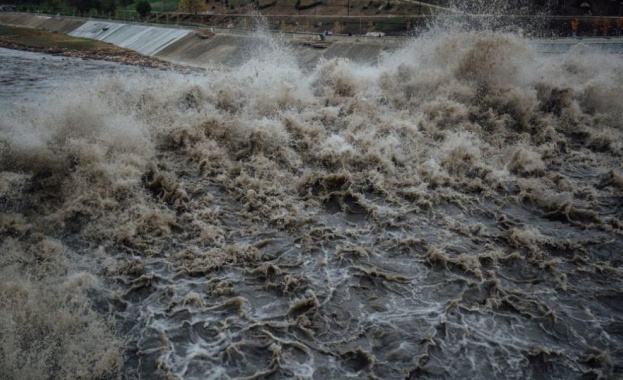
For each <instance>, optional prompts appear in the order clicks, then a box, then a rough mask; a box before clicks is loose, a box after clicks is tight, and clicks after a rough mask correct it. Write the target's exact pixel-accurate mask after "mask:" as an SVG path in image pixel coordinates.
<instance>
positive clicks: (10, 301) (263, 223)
mask: <svg viewBox="0 0 623 380" xmlns="http://www.w3.org/2000/svg"><path fill="white" fill-rule="evenodd" d="M268 46H269V48H267V49H266V50H265V52H264V53H263V54H259V55H257V56H256V57H255V58H254V59H251V60H249V61H247V62H244V63H241V64H240V65H239V66H236V67H230V68H227V69H219V70H216V69H215V70H209V71H207V72H206V74H205V75H203V74H202V75H197V74H195V75H180V74H176V73H168V74H165V75H162V76H160V77H157V78H154V77H153V76H150V75H137V74H132V75H127V74H124V73H123V72H120V73H117V74H113V75H105V76H103V77H101V78H98V79H97V80H95V81H93V82H89V83H86V84H83V85H80V84H69V85H68V86H67V87H66V88H64V89H63V90H59V92H58V93H54V92H52V93H51V95H50V96H49V97H46V99H43V100H41V101H39V102H31V103H22V104H19V105H16V106H15V107H10V108H9V109H8V112H4V113H3V114H2V116H0V131H1V133H0V136H2V137H0V170H1V174H0V181H1V182H0V205H1V207H2V213H1V214H0V233H1V234H2V236H3V239H2V241H3V242H2V243H1V246H2V255H1V256H0V260H1V264H2V265H0V268H2V269H0V304H1V305H0V306H1V307H0V310H2V311H1V312H0V336H2V341H1V342H0V351H2V353H3V355H6V354H7V353H11V356H10V360H6V361H4V362H3V363H1V364H0V366H2V367H1V368H0V372H1V373H8V374H10V375H9V376H10V378H23V379H27V378H46V377H47V378H59V377H61V378H111V377H115V376H121V377H123V378H167V377H169V378H184V379H206V378H214V379H220V378H232V379H233V378H267V377H271V376H272V377H273V378H350V377H361V376H364V377H371V378H383V379H404V378H414V379H415V378H434V379H438V378H456V377H458V376H461V377H469V378H474V379H490V378H521V379H523V378H535V379H538V378H544V379H545V378H547V379H549V378H561V379H562V378H564V379H572V378H612V379H614V378H617V377H620V376H623V363H622V362H621V359H620V358H621V357H623V355H622V352H621V347H623V345H622V344H623V333H622V331H623V330H622V329H621V326H623V314H622V310H621V307H620V305H621V304H622V303H623V294H622V293H621V289H623V286H622V280H623V277H622V273H621V259H620V257H619V255H618V253H619V252H618V251H619V250H620V248H621V247H622V246H623V245H622V243H623V238H622V232H623V230H622V225H621V213H622V211H623V208H622V207H623V201H622V199H621V193H622V192H621V191H622V190H623V171H622V168H621V153H622V149H623V145H622V141H623V140H622V138H621V137H622V136H621V133H622V130H623V129H622V125H621V120H623V119H622V118H621V116H622V114H621V113H622V111H623V101H622V100H621V97H620V96H618V95H619V93H620V92H621V88H620V86H621V83H623V81H622V79H623V66H622V65H621V63H620V59H619V57H618V56H609V55H600V54H598V53H596V52H591V51H589V50H587V48H585V47H581V46H580V47H577V48H575V49H574V50H572V51H571V52H569V53H568V54H565V55H556V56H542V55H539V54H537V53H536V51H535V49H534V47H533V45H532V44H531V42H530V41H529V40H525V39H523V38H521V37H519V36H517V35H515V34H505V33H500V32H493V31H468V30H464V31H462V32H460V33H454V32H435V33H430V34H427V35H426V36H423V37H421V38H419V39H415V40H411V41H409V42H408V43H406V44H405V46H404V47H403V48H401V49H399V50H398V51H396V52H393V53H390V54H387V55H385V56H383V57H381V58H380V60H379V63H378V64H377V65H361V64H357V63H355V62H351V61H348V60H345V59H334V60H328V61H322V62H320V63H319V64H318V65H317V66H316V67H314V68H313V69H311V70H310V69H309V68H300V67H299V66H298V65H297V62H296V61H295V60H294V59H293V58H291V57H292V56H293V55H294V53H293V52H292V51H291V50H289V49H290V48H288V47H287V46H285V45H284V44H282V43H277V42H274V43H273V42H271V43H270V44H268ZM24 110H27V111H24ZM59 305H60V306H59ZM33 363H34V364H33ZM35 364H36V365H35Z"/></svg>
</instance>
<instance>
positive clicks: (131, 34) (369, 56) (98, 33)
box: [0, 13, 398, 67]
mask: <svg viewBox="0 0 623 380" xmlns="http://www.w3.org/2000/svg"><path fill="white" fill-rule="evenodd" d="M0 24H5V25H11V26H21V27H28V28H37V29H45V30H49V31H53V32H60V33H65V34H69V35H71V36H74V37H83V38H91V39H96V40H100V41H104V42H108V43H111V44H113V45H116V46H119V47H123V48H127V49H131V50H135V51H137V52H139V53H141V54H144V55H150V56H156V57H158V58H161V59H164V60H168V61H171V62H176V63H183V64H188V65H192V66H200V67H201V66H211V65H232V64H239V63H242V62H244V61H246V60H248V59H250V58H252V57H253V56H254V53H255V52H257V49H258V47H261V46H262V45H263V44H265V43H267V42H266V39H265V38H261V37H259V36H257V35H254V34H232V33H228V32H227V31H225V32H223V33H219V32H217V33H216V34H215V35H213V36H210V37H208V38H206V36H205V35H202V36H200V35H198V34H197V33H195V32H193V31H192V30H189V29H180V28H165V27H159V26H152V25H146V24H126V23H118V22H108V21H93V20H79V19H73V18H64V17H52V16H41V15H31V14H20V13H3V14H0ZM282 37H284V41H286V43H288V44H290V45H292V47H293V52H294V54H295V55H296V56H297V58H298V59H299V61H300V62H301V64H302V65H305V66H311V65H314V64H315V63H316V62H317V61H318V60H319V59H321V58H326V59H330V58H335V57H343V58H348V59H351V60H353V61H357V62H376V61H377V60H378V57H379V55H380V54H381V52H383V51H386V50H391V49H394V48H396V47H397V46H398V44H397V43H396V41H393V40H378V41H377V40H375V39H370V40H367V41H360V40H357V39H356V38H355V37H349V38H342V39H340V38H334V39H333V43H332V44H329V45H328V46H326V47H325V48H319V47H318V46H315V47H314V46H310V44H309V42H310V40H313V39H314V38H316V37H315V36H311V35H291V34H288V35H283V36H282Z"/></svg>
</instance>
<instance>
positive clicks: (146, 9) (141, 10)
mask: <svg viewBox="0 0 623 380" xmlns="http://www.w3.org/2000/svg"><path fill="white" fill-rule="evenodd" d="M136 13H138V14H139V15H140V16H141V17H146V16H147V15H149V14H150V13H151V4H149V2H148V1H147V0H140V1H139V2H138V3H136Z"/></svg>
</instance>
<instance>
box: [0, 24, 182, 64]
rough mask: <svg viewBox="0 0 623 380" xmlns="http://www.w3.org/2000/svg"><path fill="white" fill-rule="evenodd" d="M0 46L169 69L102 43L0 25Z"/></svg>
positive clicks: (157, 59) (160, 60)
mask: <svg viewBox="0 0 623 380" xmlns="http://www.w3.org/2000/svg"><path fill="white" fill-rule="evenodd" d="M0 47H2V48H7V49H13V50H22V51H31V52H38V53H46V54H52V55H59V56H64V57H72V58H82V59H97V60H103V61H110V62H117V63H122V64H126V65H133V66H142V67H150V68H157V69H169V68H171V67H172V64H171V63H170V62H166V61H164V60H162V59H159V58H155V57H148V56H145V55H142V54H139V53H137V52H135V51H133V50H129V49H124V48H121V47H118V46H114V45H111V44H108V43H105V42H101V41H97V40H91V39H86V38H78V37H71V36H68V35H66V34H62V33H56V32H49V31H45V30H39V29H31V28H22V27H14V26H6V25H0Z"/></svg>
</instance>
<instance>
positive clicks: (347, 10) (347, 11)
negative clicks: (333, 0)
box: [346, 0, 350, 16]
mask: <svg viewBox="0 0 623 380" xmlns="http://www.w3.org/2000/svg"><path fill="white" fill-rule="evenodd" d="M347 7H348V8H346V16H350V0H348V5H347Z"/></svg>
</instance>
